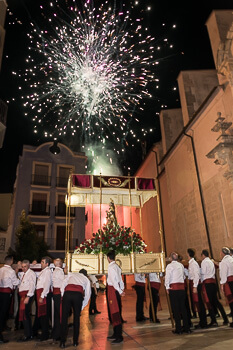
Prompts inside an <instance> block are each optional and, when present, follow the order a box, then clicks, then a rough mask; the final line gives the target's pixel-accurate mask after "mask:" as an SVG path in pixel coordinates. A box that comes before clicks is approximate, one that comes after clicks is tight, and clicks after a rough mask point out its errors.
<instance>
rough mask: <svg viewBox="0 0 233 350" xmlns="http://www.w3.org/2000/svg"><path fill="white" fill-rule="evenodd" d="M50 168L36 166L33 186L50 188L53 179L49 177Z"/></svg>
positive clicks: (43, 165)
mask: <svg viewBox="0 0 233 350" xmlns="http://www.w3.org/2000/svg"><path fill="white" fill-rule="evenodd" d="M49 171H50V167H49V165H47V164H35V165H34V174H32V184H33V185H40V186H50V185H51V177H50V176H49Z"/></svg>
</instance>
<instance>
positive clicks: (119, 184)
mask: <svg viewBox="0 0 233 350" xmlns="http://www.w3.org/2000/svg"><path fill="white" fill-rule="evenodd" d="M156 195H157V191H156V187H155V179H153V178H140V177H131V176H103V175H83V174H72V175H70V177H69V180H68V193H67V196H66V205H67V206H69V207H84V206H85V205H87V204H100V203H101V204H109V203H110V202H111V201H113V202H114V204H115V205H120V206H132V207H142V206H143V205H144V204H145V203H146V202H147V201H148V200H149V199H150V198H152V197H155V196H156Z"/></svg>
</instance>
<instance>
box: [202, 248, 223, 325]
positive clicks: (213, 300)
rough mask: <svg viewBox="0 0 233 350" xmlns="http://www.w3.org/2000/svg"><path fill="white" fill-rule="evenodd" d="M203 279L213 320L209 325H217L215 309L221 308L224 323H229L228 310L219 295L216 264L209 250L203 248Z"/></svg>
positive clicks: (204, 293) (205, 296)
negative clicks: (211, 258) (226, 310)
mask: <svg viewBox="0 0 233 350" xmlns="http://www.w3.org/2000/svg"><path fill="white" fill-rule="evenodd" d="M201 258H202V262H201V280H202V294H203V298H204V302H205V304H206V305H207V308H208V310H209V314H210V318H211V322H210V323H209V325H208V326H209V327H217V326H218V323H217V321H216V315H215V311H214V310H219V311H220V313H221V315H222V318H223V324H224V325H227V324H228V318H227V315H226V312H225V310H224V308H223V306H222V304H221V303H220V301H219V300H218V296H217V285H216V279H215V266H214V263H213V261H212V260H210V258H209V252H208V250H206V249H203V250H202V252H201Z"/></svg>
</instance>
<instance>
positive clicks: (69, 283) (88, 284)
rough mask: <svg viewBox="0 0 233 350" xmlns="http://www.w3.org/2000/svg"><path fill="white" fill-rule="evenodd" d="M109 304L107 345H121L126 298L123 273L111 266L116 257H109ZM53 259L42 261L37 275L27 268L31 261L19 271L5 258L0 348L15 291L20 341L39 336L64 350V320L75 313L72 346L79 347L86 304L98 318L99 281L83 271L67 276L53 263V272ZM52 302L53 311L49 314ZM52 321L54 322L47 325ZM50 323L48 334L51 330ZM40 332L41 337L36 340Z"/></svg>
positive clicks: (57, 261) (0, 276)
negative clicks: (123, 300)
mask: <svg viewBox="0 0 233 350" xmlns="http://www.w3.org/2000/svg"><path fill="white" fill-rule="evenodd" d="M108 262H109V271H108V279H107V284H108V293H107V294H108V304H109V310H110V313H109V317H110V319H111V323H112V325H113V330H114V333H113V335H112V336H111V337H109V339H110V340H112V343H114V344H115V343H116V344H118V343H121V342H122V341H123V337H122V319H121V299H120V298H121V297H120V295H121V296H123V295H124V283H123V281H122V277H121V269H120V268H119V267H118V265H117V264H116V263H115V253H114V252H113V251H112V252H110V253H109V254H108ZM50 263H51V259H50V258H49V257H43V258H42V259H41V263H40V264H41V271H40V272H39V274H38V275H36V273H35V272H34V271H33V270H32V269H31V268H30V262H29V260H23V261H22V262H21V270H22V271H20V272H19V266H17V267H16V268H14V269H13V268H12V264H13V257H12V256H6V258H5V261H4V266H3V267H2V268H0V344H1V343H7V342H8V340H7V339H5V338H4V337H3V331H4V329H5V327H6V321H7V319H8V317H9V311H10V309H11V306H12V302H13V301H14V291H15V290H17V293H18V296H19V307H18V320H19V322H22V324H23V329H24V336H23V337H21V338H20V339H18V341H19V342H28V341H31V340H32V339H33V338H35V337H37V338H38V340H39V341H46V340H48V339H49V338H51V339H53V340H54V341H60V348H65V347H66V339H67V334H68V319H69V317H70V315H71V312H72V314H73V346H78V338H79V330H80V314H81V310H83V309H84V308H85V307H86V306H87V305H88V304H89V300H90V304H89V314H90V315H93V314H99V313H100V311H98V310H97V308H96V296H97V293H98V290H97V289H98V288H97V287H98V281H97V279H96V277H95V276H88V275H87V271H86V270H85V269H81V270H80V271H79V273H68V274H67V268H66V267H64V268H63V261H62V260H61V259H59V258H58V259H55V260H54V261H53V263H54V269H51V268H50ZM34 300H35V304H36V314H35V318H34V322H33V324H32V317H31V306H32V303H33V301H34ZM52 301H53V312H52V307H51V305H52ZM51 320H52V321H53V322H51ZM51 324H53V327H52V332H51V334H50V326H51ZM39 330H40V335H39Z"/></svg>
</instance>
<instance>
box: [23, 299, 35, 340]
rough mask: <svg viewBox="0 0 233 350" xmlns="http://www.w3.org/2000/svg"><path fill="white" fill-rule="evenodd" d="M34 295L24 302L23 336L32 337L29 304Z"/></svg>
mask: <svg viewBox="0 0 233 350" xmlns="http://www.w3.org/2000/svg"><path fill="white" fill-rule="evenodd" d="M33 299H34V297H30V298H29V302H28V303H27V304H25V318H26V320H23V328H24V336H25V337H32V320H31V305H32V302H33Z"/></svg>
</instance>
